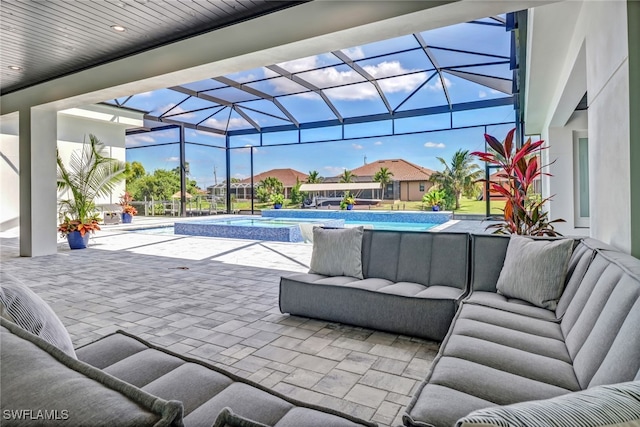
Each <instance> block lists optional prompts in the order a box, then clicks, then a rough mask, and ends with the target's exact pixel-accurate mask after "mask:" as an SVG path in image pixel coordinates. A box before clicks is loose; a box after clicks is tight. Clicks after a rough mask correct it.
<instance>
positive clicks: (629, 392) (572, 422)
mask: <svg viewBox="0 0 640 427" xmlns="http://www.w3.org/2000/svg"><path fill="white" fill-rule="evenodd" d="M480 424H481V425H483V426H495V427H528V426H556V427H574V426H580V427H601V426H612V425H616V426H620V427H623V426H627V427H632V426H636V427H637V426H640V381H636V382H627V383H622V384H615V385H609V386H600V387H594V388H591V389H588V390H585V391H581V392H577V393H570V394H566V395H563V396H558V397H555V398H552V399H547V400H538V401H533V402H522V403H517V404H514V405H509V406H502V407H492V408H487V409H480V410H478V411H474V412H472V413H471V414H469V415H467V416H465V417H464V418H462V419H460V420H459V421H458V422H457V423H456V427H472V426H478V425H480Z"/></svg>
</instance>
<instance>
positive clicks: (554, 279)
mask: <svg viewBox="0 0 640 427" xmlns="http://www.w3.org/2000/svg"><path fill="white" fill-rule="evenodd" d="M573 244H574V241H573V239H554V240H539V239H532V238H529V237H523V236H517V235H512V236H511V239H510V240H509V246H508V247H507V254H506V256H505V259H504V265H503V266H502V270H501V271H500V277H499V278H498V283H497V284H496V288H497V289H498V293H500V294H502V295H504V296H506V297H509V298H517V299H521V300H524V301H527V302H530V303H531V304H533V305H535V306H537V307H542V308H546V309H548V310H555V309H556V306H557V305H558V299H560V296H561V295H562V292H563V290H564V284H565V278H566V276H567V270H568V268H569V259H570V258H571V253H572V252H573Z"/></svg>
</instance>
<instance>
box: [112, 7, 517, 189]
mask: <svg viewBox="0 0 640 427" xmlns="http://www.w3.org/2000/svg"><path fill="white" fill-rule="evenodd" d="M485 21H486V22H493V23H495V22H496V21H494V20H491V19H487V20H485ZM420 37H421V38H422V39H423V40H424V42H425V43H426V45H427V46H429V55H427V54H426V53H425V52H424V51H423V50H422V48H421V47H420V43H419V39H420ZM461 50H464V51H465V52H461ZM468 52H479V53H481V54H472V53H468ZM509 52H510V35H509V33H507V32H506V31H505V29H504V27H498V26H491V25H480V24H477V23H476V24H474V23H465V24H459V25H454V26H452V27H446V28H441V29H437V30H432V31H428V32H423V33H420V34H419V35H417V36H414V35H407V36H403V37H398V38H394V39H391V40H384V41H381V42H376V43H371V44H368V45H364V46H357V47H352V48H349V49H343V50H342V51H341V52H338V53H337V54H333V53H327V54H322V55H315V56H311V57H307V58H302V59H299V60H294V61H288V62H284V63H280V64H276V67H260V68H257V69H253V70H248V71H243V72H239V73H234V74H230V75H227V76H224V77H225V78H228V79H231V80H233V81H234V82H237V83H241V84H244V85H245V86H246V87H248V88H251V89H255V90H258V91H260V92H263V93H265V94H267V95H269V96H273V97H275V98H276V99H277V100H278V102H279V103H280V104H281V106H282V107H284V108H285V109H286V110H288V111H289V112H291V114H292V115H293V116H294V117H295V119H296V120H298V121H299V122H301V123H305V122H313V121H323V120H334V119H336V115H335V114H334V113H333V111H332V110H331V108H330V107H329V106H328V105H327V103H325V102H324V101H323V100H322V98H321V97H320V96H319V95H318V94H317V93H316V92H314V91H312V90H310V89H309V87H305V86H303V85H301V84H299V81H298V82H296V81H295V80H292V79H288V78H286V77H283V75H281V74H279V70H284V71H285V72H286V73H288V74H293V75H295V76H297V77H299V78H300V79H303V80H304V81H306V82H308V83H311V84H312V85H313V86H315V87H317V88H319V89H322V91H323V93H324V94H325V95H326V97H327V98H328V99H329V101H330V102H331V104H333V106H334V107H335V109H336V110H337V111H338V113H339V114H340V115H341V116H342V117H345V118H346V117H353V116H362V115H369V114H378V113H385V112H388V111H389V110H388V109H387V106H386V105H385V103H384V102H383V100H382V98H381V96H380V94H379V92H378V89H379V90H380V91H382V93H383V95H384V97H385V98H386V100H387V102H388V104H389V107H390V108H391V109H393V110H394V111H405V110H411V109H416V108H427V107H434V106H442V105H446V104H447V98H446V96H445V90H444V89H446V90H447V92H448V95H449V98H450V101H451V103H452V104H459V103H464V102H473V101H481V100H488V99H494V98H501V97H505V96H508V95H509V93H508V92H509V91H510V88H511V83H510V81H508V80H507V79H509V78H510V77H511V73H512V72H511V71H510V69H509V64H508V57H509ZM341 56H346V57H347V58H349V59H350V60H352V61H354V62H355V63H356V64H357V66H359V67H360V69H362V70H364V72H365V73H367V74H368V75H370V76H372V77H373V78H375V79H376V80H377V83H378V88H376V87H375V86H374V85H373V84H371V83H370V82H368V81H367V79H366V78H365V77H364V76H363V75H362V73H358V72H357V70H354V69H353V68H351V67H349V66H348V65H347V64H345V63H344V62H343V61H342V60H341V58H340V57H341ZM430 58H431V59H430ZM434 64H436V65H434ZM478 64H483V65H478ZM438 70H440V71H441V73H438V72H437V71H438ZM484 76H492V77H494V78H493V79H489V82H490V84H489V85H488V86H487V85H483V84H480V83H485V84H486V83H487V79H486V78H485V77H484ZM345 84H346V86H341V85H345ZM184 86H185V87H186V88H188V89H190V90H195V91H199V92H200V93H203V94H205V95H207V97H209V98H211V99H224V100H226V101H229V102H232V103H234V105H236V107H237V109H236V110H232V109H230V108H229V107H227V106H225V105H223V104H220V105H219V104H214V103H212V102H210V100H207V99H202V98H199V97H188V96H187V95H185V94H183V93H180V92H176V91H172V90H169V89H162V90H157V91H154V92H148V93H143V94H138V95H135V96H133V97H132V98H130V99H129V100H128V101H127V103H126V104H125V105H126V106H128V107H131V108H137V109H140V110H143V111H147V112H149V114H150V115H152V116H162V117H165V118H171V119H172V120H178V121H182V122H185V123H191V124H196V123H199V124H200V125H203V126H207V127H210V128H215V129H220V130H224V129H228V130H238V129H253V125H252V123H251V122H253V123H255V124H257V125H258V126H260V127H268V126H277V125H283V124H290V122H289V121H288V118H287V117H286V114H285V113H284V112H283V111H282V110H281V108H279V106H278V105H276V104H275V103H273V102H271V101H269V100H265V99H259V97H256V96H255V95H253V94H251V93H247V92H243V91H241V90H239V89H236V88H234V87H230V86H228V85H226V84H225V83H224V81H222V82H221V81H219V80H215V79H214V80H212V79H207V80H203V81H200V82H194V83H191V84H187V85H184ZM410 95H411V96H410ZM124 100H125V99H124V98H123V99H121V100H119V101H120V102H123V101H124ZM247 119H248V120H247ZM513 119H514V111H513V107H512V106H503V107H493V108H487V109H482V110H470V111H465V112H457V113H453V114H452V115H451V114H449V113H446V114H438V115H432V116H423V117H414V118H407V119H396V120H395V121H394V123H393V124H392V123H391V121H390V120H387V121H384V122H373V123H366V124H360V125H347V126H344V129H342V128H341V127H340V126H334V127H331V128H322V129H314V130H304V131H301V138H300V139H301V140H302V141H306V142H309V141H319V140H327V139H340V138H341V137H342V133H343V132H344V137H345V140H341V141H334V142H326V143H324V142H323V143H310V144H296V145H294V146H291V145H290V146H273V145H274V144H283V143H290V142H292V143H294V142H297V141H298V133H297V131H292V132H279V133H266V134H263V137H262V141H260V138H259V136H257V135H250V136H235V137H232V138H231V139H230V144H231V146H232V147H234V149H233V150H232V155H231V170H230V172H231V176H232V177H236V178H246V177H248V176H249V175H250V168H249V164H250V161H249V149H248V148H246V146H247V145H253V146H256V147H257V148H255V149H254V150H255V151H254V165H255V168H254V170H255V173H256V174H257V173H260V172H263V171H266V170H269V169H273V168H287V167H289V168H293V169H296V170H299V171H301V172H304V173H308V172H309V171H311V170H317V171H318V172H319V173H320V175H322V176H335V175H338V174H340V173H341V172H342V171H343V170H344V169H353V168H356V167H359V166H361V165H362V164H363V163H364V161H365V157H366V161H367V162H373V161H376V160H381V159H390V158H404V159H406V160H408V161H411V162H413V163H416V164H418V165H421V166H424V167H427V168H430V169H436V170H437V169H441V165H440V163H439V162H438V160H437V157H444V158H445V159H450V158H451V156H452V155H453V153H454V152H455V151H456V150H458V149H465V150H470V151H475V150H483V149H484V138H483V134H484V132H485V128H484V126H480V127H474V128H469V129H459V130H452V131H434V130H436V129H446V128H449V127H450V126H451V125H452V126H453V127H454V128H459V127H466V126H476V125H483V124H486V123H502V122H512V121H513ZM511 127H513V125H503V126H493V127H489V128H488V129H487V132H488V133H490V134H493V135H495V136H496V137H497V138H498V139H502V138H504V135H505V134H506V132H507V131H508V130H509V129H510V128H511ZM392 129H395V132H396V133H411V134H407V135H396V136H378V135H388V134H391V133H392ZM185 136H186V141H187V142H194V143H198V144H205V145H207V146H211V147H203V146H199V145H194V144H187V148H186V157H187V161H188V162H189V164H190V169H191V178H192V179H195V180H196V181H197V182H198V184H199V185H200V186H201V187H202V188H204V187H206V186H208V185H211V184H213V183H214V180H215V179H216V177H215V176H214V170H215V172H216V175H217V182H218V183H220V182H222V181H223V180H224V179H225V174H226V170H225V164H226V161H225V154H224V150H221V149H219V148H214V146H218V147H221V146H224V144H225V139H224V137H222V136H220V135H216V134H213V133H210V132H200V131H195V130H193V129H186V130H185ZM178 140H179V135H178V132H177V130H165V131H156V132H151V133H146V134H136V135H132V136H128V137H127V147H129V148H134V147H140V146H148V145H154V144H162V143H175V142H177V141H178ZM261 142H262V144H261ZM260 145H261V146H260ZM127 160H128V161H140V162H141V163H142V164H143V165H144V166H145V169H146V170H147V171H149V172H152V171H153V170H155V169H157V168H164V169H172V168H174V167H176V166H177V165H178V162H179V147H178V145H177V144H171V145H163V146H156V147H148V148H139V149H129V150H127Z"/></svg>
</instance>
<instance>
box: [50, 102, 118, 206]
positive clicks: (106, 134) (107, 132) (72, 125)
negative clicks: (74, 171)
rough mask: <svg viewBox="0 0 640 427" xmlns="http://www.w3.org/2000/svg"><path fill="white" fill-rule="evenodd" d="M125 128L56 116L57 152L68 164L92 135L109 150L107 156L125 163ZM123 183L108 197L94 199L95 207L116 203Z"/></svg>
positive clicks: (101, 122)
mask: <svg viewBox="0 0 640 427" xmlns="http://www.w3.org/2000/svg"><path fill="white" fill-rule="evenodd" d="M126 128H127V126H126V125H122V124H115V123H110V122H104V121H101V120H93V119H86V118H82V117H77V116H68V115H65V114H58V151H59V152H60V157H61V158H62V161H63V162H65V164H66V162H68V160H69V158H70V157H71V153H72V152H73V151H74V150H82V143H83V141H89V134H94V135H95V136H97V137H98V139H99V140H100V141H102V142H103V143H104V144H105V145H106V146H107V149H108V150H109V151H108V153H109V156H110V157H113V158H115V159H118V160H122V161H125V130H126ZM124 189H125V183H124V181H123V182H121V183H119V184H118V185H117V186H116V188H115V190H114V191H113V192H112V193H111V195H110V196H109V197H103V198H99V199H96V205H101V204H115V203H118V199H119V197H120V195H122V194H124Z"/></svg>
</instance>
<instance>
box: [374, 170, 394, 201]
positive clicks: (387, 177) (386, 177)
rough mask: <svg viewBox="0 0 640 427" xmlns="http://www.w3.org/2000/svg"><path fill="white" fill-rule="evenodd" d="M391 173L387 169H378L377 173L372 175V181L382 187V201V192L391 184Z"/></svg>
mask: <svg viewBox="0 0 640 427" xmlns="http://www.w3.org/2000/svg"><path fill="white" fill-rule="evenodd" d="M392 176H393V172H390V171H389V169H387V168H380V170H379V171H378V172H376V173H375V175H373V180H374V181H375V182H379V183H380V184H381V187H382V200H384V190H385V188H387V184H389V183H390V182H391V177H392Z"/></svg>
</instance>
